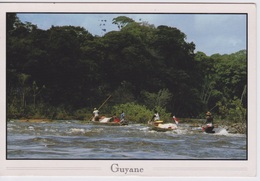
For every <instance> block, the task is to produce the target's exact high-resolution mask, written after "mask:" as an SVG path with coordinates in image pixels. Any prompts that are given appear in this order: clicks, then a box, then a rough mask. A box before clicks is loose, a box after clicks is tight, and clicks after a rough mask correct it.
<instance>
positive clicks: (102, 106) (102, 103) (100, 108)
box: [98, 95, 112, 110]
mask: <svg viewBox="0 0 260 181" xmlns="http://www.w3.org/2000/svg"><path fill="white" fill-rule="evenodd" d="M111 96H112V95H109V96H108V98H107V99H106V100H105V101H104V102H103V103H102V104H101V106H99V108H98V110H99V109H101V107H103V106H104V104H105V103H106V102H107V101H108V99H110V97H111Z"/></svg>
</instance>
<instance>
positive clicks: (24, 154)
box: [7, 120, 247, 160]
mask: <svg viewBox="0 0 260 181" xmlns="http://www.w3.org/2000/svg"><path fill="white" fill-rule="evenodd" d="M7 159H41V160H45V159H47V160H55V159H64V160H70V159H73V160H78V159H80V160H95V159H100V160H113V159H116V160H120V159H122V160H126V159H130V160H135V159H138V160H139V159H141V160H156V159H159V160H164V159H167V160H204V159H206V160H216V159H217V160H246V159H247V137H246V135H241V134H229V133H228V132H227V131H226V130H225V129H221V130H220V131H219V132H218V133H215V134H206V133H202V132H201V131H200V130H199V128H192V129H191V128H190V127H189V126H188V125H181V124H180V125H179V129H177V130H175V131H170V132H156V131H152V130H150V129H149V128H148V127H147V126H146V125H141V124H129V125H128V126H105V125H93V124H91V123H88V124H87V123H83V122H81V121H74V120H71V121H53V122H51V123H28V122H19V121H16V120H12V121H8V123H7Z"/></svg>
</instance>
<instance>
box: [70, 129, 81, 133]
mask: <svg viewBox="0 0 260 181" xmlns="http://www.w3.org/2000/svg"><path fill="white" fill-rule="evenodd" d="M69 133H85V129H82V128H71V129H70V130H69Z"/></svg>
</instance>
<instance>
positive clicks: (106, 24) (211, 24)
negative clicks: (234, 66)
mask: <svg viewBox="0 0 260 181" xmlns="http://www.w3.org/2000/svg"><path fill="white" fill-rule="evenodd" d="M17 15H18V17H19V19H20V20H21V21H22V22H31V23H32V24H35V25H37V27H38V28H40V29H44V30H47V29H49V28H50V27H51V26H64V25H71V26H80V27H84V28H85V29H86V30H87V31H89V32H90V33H91V34H92V35H98V36H102V35H104V34H105V33H107V32H109V31H115V30H118V27H117V26H116V25H114V24H112V20H113V18H116V17H118V16H127V17H129V18H132V19H133V20H135V21H136V22H140V21H142V22H143V21H146V22H148V23H149V24H153V25H155V26H156V27H157V26H159V25H166V26H170V27H176V28H178V29H179V30H181V31H182V32H183V33H185V34H186V37H187V39H186V41H187V42H194V43H195V45H196V49H195V52H197V51H201V52H204V53H205V54H206V55H208V56H210V55H212V54H215V53H219V54H230V53H235V52H237V51H239V50H243V49H246V47H247V45H246V44H247V31H246V27H247V17H246V15H245V14H38V13H37V14H17ZM102 29H106V32H105V31H103V30H102Z"/></svg>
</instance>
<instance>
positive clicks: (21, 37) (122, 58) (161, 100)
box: [6, 13, 247, 118]
mask: <svg viewBox="0 0 260 181" xmlns="http://www.w3.org/2000/svg"><path fill="white" fill-rule="evenodd" d="M111 23H113V24H116V25H118V27H119V30H118V31H112V32H107V33H106V34H104V35H103V36H102V37H99V36H93V35H92V34H90V33H89V32H88V31H87V30H86V29H85V28H82V27H75V26H52V27H51V28H50V29H48V30H41V29H39V28H38V27H37V25H33V24H31V23H29V22H26V23H22V22H21V21H20V20H19V18H18V17H17V16H16V14H13V13H8V14H7V70H6V74H7V91H6V94H7V113H8V114H7V115H8V117H10V118H15V117H22V116H24V117H26V116H29V115H38V116H47V117H48V116H51V117H53V116H54V117H55V114H57V110H64V111H66V112H70V111H71V112H73V111H77V110H80V109H86V111H89V110H91V109H92V108H93V107H98V105H100V104H101V103H102V101H103V100H104V99H105V98H106V97H107V96H108V95H112V99H111V101H109V105H108V106H107V107H106V108H104V109H105V110H104V111H107V112H109V111H112V106H116V105H122V104H126V103H131V102H132V103H135V104H139V105H143V106H146V107H147V108H149V109H150V110H152V109H154V108H155V107H156V106H160V107H162V108H164V109H165V110H167V112H170V113H174V114H176V115H177V116H178V117H199V116H201V115H202V114H204V113H205V112H206V111H208V110H213V111H214V112H215V113H216V114H219V115H221V116H223V117H227V116H228V115H230V114H231V113H230V112H229V113H228V111H225V110H230V109H233V108H234V109H235V107H236V106H240V107H242V108H244V109H246V107H247V91H246V88H247V52H246V50H241V51H238V52H235V53H232V54H230V55H220V54H214V55H212V56H207V55H206V54H205V53H203V52H197V53H195V52H194V51H195V46H196V45H195V44H194V43H193V42H187V41H186V35H185V34H184V33H183V32H182V31H181V30H179V29H178V28H176V27H169V26H164V25H161V26H158V27H155V26H154V25H150V24H149V23H148V22H135V21H134V20H132V19H130V18H128V17H126V16H120V17H117V18H115V19H113V22H111ZM237 100H239V101H237ZM238 104H239V105H238ZM110 107H111V109H110ZM213 108H214V109H213Z"/></svg>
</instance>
